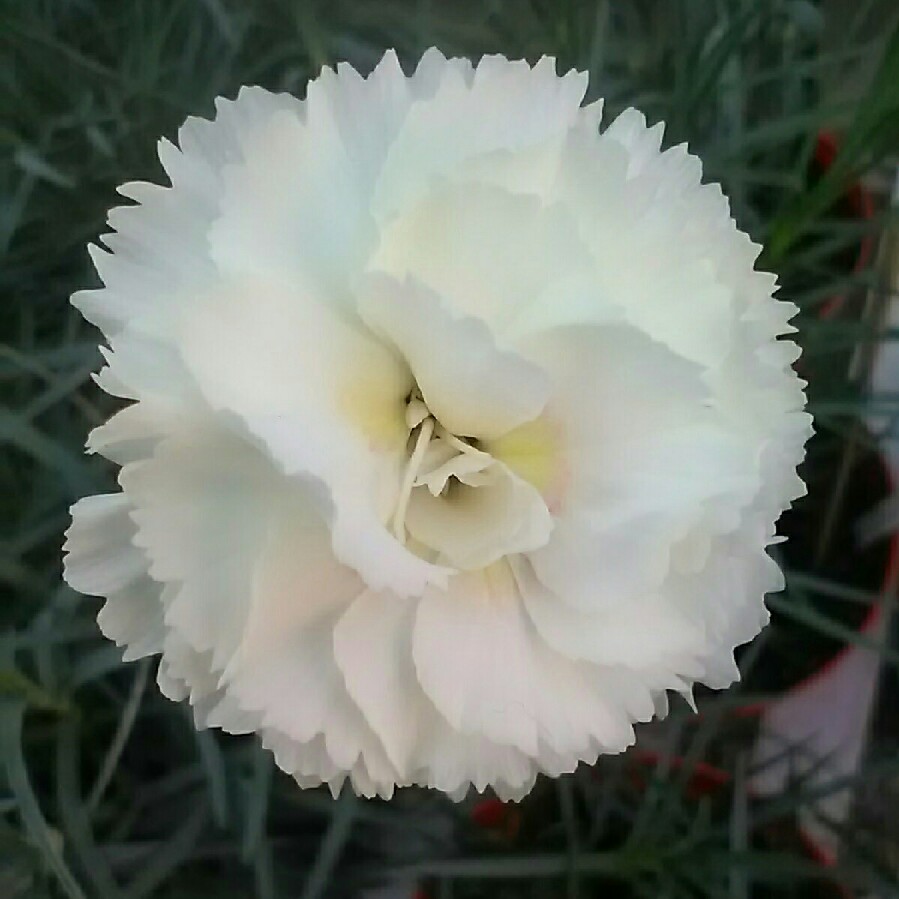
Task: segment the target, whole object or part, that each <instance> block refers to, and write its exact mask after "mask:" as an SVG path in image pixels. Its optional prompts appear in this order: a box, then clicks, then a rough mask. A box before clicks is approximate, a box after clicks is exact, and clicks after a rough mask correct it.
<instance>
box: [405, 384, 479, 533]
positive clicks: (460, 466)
mask: <svg viewBox="0 0 899 899" xmlns="http://www.w3.org/2000/svg"><path fill="white" fill-rule="evenodd" d="M405 416H406V426H407V427H408V428H409V441H408V444H407V445H408V446H409V448H410V452H409V459H408V461H407V462H406V467H405V469H404V470H403V479H402V482H401V484H400V492H399V497H398V500H397V504H396V510H395V511H394V514H393V524H392V527H393V533H394V535H395V536H396V538H397V540H399V541H400V542H401V543H405V542H406V537H407V528H406V516H407V514H408V511H409V501H410V499H411V498H412V491H413V490H414V489H415V488H416V487H426V488H427V489H428V491H429V492H430V493H431V495H432V496H435V497H437V496H446V495H447V494H448V493H449V492H450V490H451V488H452V485H451V482H450V479H451V478H454V479H455V480H456V481H458V482H460V483H464V484H466V485H468V486H469V487H477V486H480V485H481V484H483V483H485V480H484V475H483V474H482V472H483V471H484V469H486V468H487V467H488V466H489V465H491V464H492V463H493V457H492V456H491V455H490V454H489V453H485V452H483V451H482V450H479V449H478V448H477V447H476V446H473V445H472V444H471V443H468V442H467V441H465V440H463V439H461V438H459V437H457V436H456V435H455V434H451V433H450V432H449V431H447V429H446V428H444V427H443V425H441V424H440V422H439V421H437V419H436V418H435V417H434V415H432V413H431V410H430V409H428V407H427V404H426V403H425V401H424V398H423V397H422V395H421V392H420V391H419V390H418V388H415V390H413V391H412V393H411V394H410V396H409V400H408V402H407V404H406V413H405Z"/></svg>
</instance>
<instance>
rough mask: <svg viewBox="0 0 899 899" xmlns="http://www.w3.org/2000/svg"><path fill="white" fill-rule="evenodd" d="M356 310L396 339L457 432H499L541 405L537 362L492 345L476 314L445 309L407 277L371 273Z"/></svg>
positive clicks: (545, 389) (427, 396) (429, 399)
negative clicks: (395, 277) (461, 313)
mask: <svg viewBox="0 0 899 899" xmlns="http://www.w3.org/2000/svg"><path fill="white" fill-rule="evenodd" d="M359 313H360V315H361V316H362V318H363V319H364V320H365V321H366V322H367V323H368V325H369V327H371V328H372V330H374V331H375V333H377V334H378V335H379V336H380V337H381V338H382V340H384V341H385V342H386V343H388V344H389V345H392V346H394V347H396V349H397V351H398V352H399V354H400V356H402V358H403V359H405V360H406V362H407V363H408V365H409V368H410V370H411V373H412V376H413V378H414V379H415V383H416V384H417V385H418V388H419V390H420V391H421V394H422V396H423V398H424V401H425V403H426V404H427V406H428V408H429V409H430V410H431V412H432V413H433V414H434V416H435V417H436V418H437V420H438V421H439V422H440V423H441V424H442V425H443V427H444V428H446V429H447V430H448V431H450V432H451V433H453V434H455V435H457V436H460V437H476V438H478V439H481V440H489V439H490V438H492V437H499V436H501V435H502V434H504V433H506V432H507V431H511V430H512V429H513V428H515V427H517V426H518V425H521V424H524V423H525V422H528V421H532V420H533V419H535V418H536V417H537V416H538V415H539V414H540V412H541V411H542V410H543V407H544V406H545V405H546V401H547V399H548V398H549V388H550V384H549V379H548V378H547V376H546V374H545V372H544V371H543V370H542V369H541V368H539V367H538V366H537V365H535V364H534V363H532V362H528V361H527V360H526V359H523V358H522V357H521V356H519V355H517V354H515V353H512V352H509V351H507V350H501V349H499V348H498V347H497V346H496V342H495V340H494V338H493V335H492V334H491V332H490V329H489V328H488V327H487V325H486V324H485V323H484V322H483V321H482V320H481V319H479V318H471V317H467V316H460V315H459V314H458V313H453V312H451V311H450V310H449V309H447V308H446V306H445V305H444V304H443V303H442V302H441V299H440V297H439V296H438V295H437V294H435V293H434V292H433V291H432V290H429V289H428V288H426V287H424V286H423V285H421V284H419V283H417V282H416V281H414V280H412V279H410V278H407V279H406V280H405V281H404V282H402V283H401V282H399V281H396V280H395V279H393V278H390V277H388V276H386V275H372V276H370V277H369V279H368V280H367V282H366V288H365V292H364V294H363V296H362V299H361V301H360V304H359Z"/></svg>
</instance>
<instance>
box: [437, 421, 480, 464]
mask: <svg viewBox="0 0 899 899" xmlns="http://www.w3.org/2000/svg"><path fill="white" fill-rule="evenodd" d="M437 436H438V437H440V438H442V439H443V440H445V441H446V442H447V443H448V444H449V445H450V446H451V447H453V449H457V450H459V452H460V453H465V454H470V455H474V456H489V455H490V453H485V452H484V451H483V450H479V449H478V448H477V447H476V446H472V445H471V444H470V443H466V442H465V441H464V440H460V439H459V438H458V437H457V436H456V435H455V434H451V433H450V432H449V431H447V429H446V428H445V427H443V425H441V424H438V425H437Z"/></svg>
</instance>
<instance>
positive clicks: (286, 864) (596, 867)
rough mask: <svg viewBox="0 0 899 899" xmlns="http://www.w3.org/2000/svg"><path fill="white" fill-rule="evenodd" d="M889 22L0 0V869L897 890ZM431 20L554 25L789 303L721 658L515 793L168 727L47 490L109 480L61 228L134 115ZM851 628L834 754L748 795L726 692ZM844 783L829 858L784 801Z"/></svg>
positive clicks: (448, 888)
mask: <svg viewBox="0 0 899 899" xmlns="http://www.w3.org/2000/svg"><path fill="white" fill-rule="evenodd" d="M897 21H899V7H897V5H896V3H895V2H894V0H882V2H870V0H856V2H824V0H821V2H814V0H620V2H614V0H484V2H474V0H453V2H449V0H443V2H441V0H420V2H411V0H410V2H398V0H397V2H391V0H374V2H370V0H328V2H317V0H305V2H304V0H258V2H250V0H0V591H2V600H0V762H2V766H0V899H24V897H48V896H68V897H73V899H74V897H101V899H139V897H149V896H160V897H185V899H186V897H206V896H209V897H232V896H233V897H247V896H259V897H262V899H270V897H302V899H315V897H325V896H366V895H369V896H371V897H372V899H374V897H375V896H380V897H382V899H388V897H389V899H412V897H413V896H418V897H421V899H423V897H425V896H427V897H431V899H446V897H479V896H485V897H486V896H490V897H518V896H533V897H540V899H544V897H563V896H565V897H569V899H570V897H577V896H580V897H593V896H602V897H617V896H621V897H631V896H634V897H672V899H680V897H704V896H708V897H718V896H720V897H731V899H750V897H762V896H772V897H774V896H776V897H781V896H783V897H786V896H814V897H818V896H821V897H828V896H857V897H861V896H871V897H875V896H876V897H879V899H887V897H892V896H899V887H897V882H899V881H897V872H899V852H897V834H899V824H897V822H896V818H897V817H899V815H897V813H896V812H895V811H894V809H895V808H899V789H897V787H896V783H897V775H899V752H897V746H899V720H897V719H899V712H897V705H896V703H895V700H896V695H897V694H896V685H895V682H894V673H893V672H894V669H895V665H896V660H897V659H899V651H897V648H896V641H895V640H890V639H889V638H887V639H885V640H881V639H879V638H878V641H874V640H873V639H872V637H871V636H870V635H867V634H864V633H860V632H859V628H860V625H861V623H862V622H863V621H864V620H865V618H866V616H867V615H868V614H869V611H870V609H871V608H872V607H873V606H875V605H877V604H881V603H883V604H884V606H883V607H884V608H885V609H886V610H887V611H889V609H890V600H891V596H892V593H893V588H894V584H892V583H891V582H890V581H889V578H887V576H886V575H887V565H888V561H889V552H890V543H889V541H888V540H887V539H886V538H883V537H882V538H881V540H880V541H879V542H875V543H873V544H871V545H870V546H868V547H864V548H863V547H860V546H859V545H858V543H857V539H856V530H855V524H856V522H857V519H858V517H859V516H860V515H862V514H864V513H865V512H868V511H870V509H871V508H872V507H874V506H876V505H877V504H878V503H880V502H882V501H883V500H885V499H886V498H888V495H889V493H890V489H891V488H890V484H889V478H888V476H887V474H886V472H885V469H884V466H883V463H882V462H881V461H880V457H879V451H878V441H877V437H878V435H877V434H874V433H872V429H871V421H872V419H871V416H872V415H874V414H877V416H878V419H877V421H878V422H879V427H880V429H881V430H882V431H884V432H890V431H891V428H892V423H893V420H894V418H895V415H894V410H895V408H896V404H897V401H899V383H897V384H896V385H895V387H894V389H893V390H892V391H890V390H889V389H887V390H885V391H880V392H878V393H876V394H873V395H872V393H871V391H870V390H869V389H868V381H869V373H870V370H871V367H872V365H873V364H874V363H875V362H876V359H877V358H878V353H879V352H880V350H881V349H882V348H883V347H884V346H886V345H888V344H889V342H890V341H891V340H893V339H894V333H895V327H896V326H889V327H886V328H885V327H884V325H883V322H884V316H885V310H886V309H887V308H888V304H889V300H890V298H891V296H892V291H894V290H895V284H896V283H897V282H896V281H895V280H893V281H892V282H891V278H894V277H895V271H896V269H897V268H899V265H897V264H896V261H895V260H896V252H897V251H896V243H895V234H894V230H895V214H894V213H893V212H892V211H891V209H890V204H889V193H890V191H891V190H892V183H893V179H894V177H895V171H896V166H895V161H896V155H895V154H896V151H897V149H899V39H897V37H896V33H895V28H896V23H897ZM434 44H436V45H437V46H439V47H440V48H441V49H442V50H443V51H444V52H445V53H446V54H447V55H465V56H468V57H470V58H472V59H475V60H476V59H477V58H478V57H479V56H480V55H481V54H483V53H487V52H500V53H504V54H506V55H507V56H510V57H526V58H527V59H529V60H531V61H532V62H533V61H536V59H538V58H539V57H540V56H542V55H543V54H549V55H553V56H555V57H557V59H558V66H559V70H560V71H564V70H567V69H568V68H570V67H577V68H579V69H586V70H587V71H588V72H589V74H590V90H589V99H594V98H596V97H599V96H604V97H605V98H606V110H607V112H606V119H607V120H608V119H610V118H611V117H612V116H614V114H616V113H617V112H618V111H620V110H621V109H623V108H625V107H627V106H630V105H636V106H638V107H639V108H640V109H642V110H643V111H644V112H645V113H646V115H647V117H648V119H649V120H650V121H653V122H654V121H658V120H661V119H663V120H664V121H665V122H666V123H667V132H666V144H667V145H672V144H676V143H680V142H683V141H687V142H688V143H689V145H690V147H691V149H692V150H693V151H694V152H696V153H698V154H699V155H700V156H701V157H702V159H703V161H704V166H705V173H706V179H707V180H715V181H720V182H721V183H722V184H723V186H724V188H725V190H726V192H727V193H728V194H729V196H730V197H731V199H732V207H733V212H734V215H735V217H736V219H737V220H738V222H739V224H740V225H741V227H743V228H744V229H746V230H748V231H749V232H750V233H751V234H752V236H753V237H754V238H755V239H756V240H758V241H759V242H761V243H763V244H764V245H765V252H764V255H763V264H765V265H767V266H768V267H770V268H771V269H772V270H774V271H775V272H776V273H777V274H778V275H779V277H780V280H781V284H782V285H783V287H782V295H783V296H785V297H788V298H789V299H792V300H794V301H795V302H797V303H798V304H799V305H800V307H801V310H802V311H801V313H800V316H799V319H798V323H799V326H800V341H801V343H802V344H803V347H804V349H805V355H804V357H803V362H802V366H803V369H802V374H803V376H804V377H806V378H808V380H809V381H810V388H809V391H810V401H811V406H812V409H813V411H814V412H815V414H816V419H817V429H818V436H817V437H816V438H815V440H814V441H813V444H812V446H811V447H810V457H809V462H808V463H807V466H806V471H805V474H806V477H807V479H808V481H809V483H810V486H811V493H810V496H809V498H808V500H807V501H805V502H804V505H802V507H801V508H798V509H797V510H796V512H795V513H791V514H792V517H790V518H789V519H788V520H786V522H785V527H786V528H787V529H788V530H789V531H790V533H791V534H792V535H793V536H794V538H795V539H794V540H793V541H792V543H791V544H788V546H791V547H793V548H792V549H791V550H790V555H789V556H788V557H787V558H786V559H785V564H786V565H787V568H788V573H789V587H788V590H787V591H786V592H785V593H784V594H781V595H780V596H779V597H776V598H774V599H772V601H771V606H772V609H774V610H775V613H776V620H775V623H774V625H773V626H772V628H771V629H770V633H768V634H767V635H766V637H765V638H764V639H763V640H760V641H759V643H758V645H754V646H753V647H752V648H750V649H749V651H748V652H746V653H744V654H743V656H742V658H741V665H742V666H743V668H744V670H745V672H746V679H745V682H744V685H743V686H742V687H741V688H740V689H736V690H734V691H730V692H729V693H728V694H726V695H724V696H717V697H716V696H707V697H703V701H702V707H703V716H702V717H701V718H700V719H696V718H694V717H693V716H692V714H691V713H690V712H689V710H686V709H680V708H677V709H675V710H674V711H673V713H672V715H671V717H670V718H669V720H668V721H667V722H666V723H665V724H664V725H663V726H662V727H656V728H655V729H652V728H650V729H648V731H647V734H646V735H645V737H641V742H640V744H639V746H638V750H637V751H632V752H630V753H628V754H626V756H625V757H623V758H609V759H601V760H600V763H599V764H598V765H597V766H596V768H595V770H594V769H583V770H579V771H578V772H576V774H575V775H573V776H571V777H566V778H562V779H561V780H559V781H558V782H545V781H543V780H541V782H539V783H538V786H537V788H536V789H535V791H534V793H533V794H532V796H531V797H529V798H528V799H527V800H526V801H525V802H523V803H522V804H521V805H520V806H508V807H507V806H500V805H498V804H495V803H492V802H491V801H490V799H489V797H488V798H487V799H486V800H485V799H484V798H483V797H476V796H475V797H471V798H470V799H469V800H467V801H466V802H465V803H462V804H460V805H453V804H452V803H450V802H448V801H447V800H446V799H445V798H443V797H441V796H437V795H433V794H429V793H427V792H424V791H412V790H410V791H402V792H401V793H400V795H399V796H398V797H397V798H395V799H394V800H393V801H392V802H390V803H383V802H379V801H371V802H367V801H358V800H355V799H354V798H353V797H351V796H348V795H346V794H344V795H343V796H341V798H340V799H339V800H337V801H333V800H332V799H331V798H330V795H329V794H327V793H326V792H321V791H300V790H299V789H297V788H296V786H295V785H294V784H293V782H292V781H291V780H290V779H288V778H287V777H285V776H284V775H282V774H281V773H280V772H278V771H277V770H275V769H274V768H273V765H272V763H271V760H270V758H269V756H268V755H267V754H265V753H263V752H261V751H260V750H259V748H258V747H257V745H256V744H255V742H254V741H253V739H252V738H250V737H245V738H237V737H222V736H221V735H220V734H217V733H216V734H212V733H209V732H202V733H197V732H195V731H194V728H193V726H192V723H191V720H190V716H189V712H188V711H187V710H185V709H184V708H181V707H179V706H176V705H173V704H171V703H169V702H167V701H166V700H164V699H163V698H161V697H160V696H159V695H158V694H157V692H156V691H155V688H154V687H153V684H152V679H153V671H152V665H150V664H149V663H147V662H141V663H139V664H137V665H122V663H121V658H120V653H119V651H118V650H117V649H116V648H115V647H113V646H110V645H108V644H107V643H106V642H105V641H104V640H102V638H101V637H100V635H99V633H98V631H97V629H96V625H95V622H94V619H95V616H96V612H97V609H98V607H99V603H98V602H93V601H90V600H87V599H85V598H84V597H79V596H76V595H75V594H73V593H72V592H71V591H70V590H69V589H68V588H67V587H65V585H63V584H62V582H61V580H60V573H61V569H60V546H61V540H62V532H63V530H64V528H65V527H66V524H67V509H68V506H69V505H70V504H71V503H72V502H73V501H74V500H75V499H77V498H78V497H80V496H82V495H84V494H87V493H93V492H97V491H103V490H105V489H109V488H110V486H111V484H112V483H113V475H114V473H113V471H112V470H111V466H109V465H107V464H104V463H103V461H102V460H100V459H97V458H93V457H86V456H84V455H83V446H84V440H85V437H86V434H87V432H88V430H89V429H90V428H91V427H93V426H94V425H96V424H98V423H100V422H101V421H102V420H104V418H105V417H106V416H107V415H108V414H109V412H110V411H111V410H112V408H113V406H112V404H111V401H110V399H109V398H108V397H106V396H105V395H103V394H101V393H100V391H99V390H98V389H96V388H95V387H94V386H93V385H92V383H91V380H90V375H91V372H93V371H95V370H96V369H97V368H98V365H99V361H100V357H99V354H98V351H97V348H96V345H97V341H98V336H99V335H98V334H97V332H95V331H94V330H93V329H92V328H91V327H90V326H88V325H86V324H85V323H84V322H83V321H82V320H81V318H80V316H79V315H78V314H77V313H76V312H75V311H74V310H73V309H72V308H71V307H70V306H69V305H68V296H69V295H70V294H71V293H72V292H73V291H74V290H76V289H80V288H83V287H89V286H94V285H95V284H96V275H95V274H94V272H93V270H92V268H91V266H90V264H89V260H88V256H87V252H86V249H85V246H86V244H87V243H88V242H89V241H92V240H95V239H96V237H97V236H98V235H99V234H101V233H102V232H103V231H104V222H105V213H106V210H107V209H108V208H109V207H111V206H113V205H116V204H117V202H118V200H117V195H116V194H115V188H116V186H117V185H118V184H120V183H122V182H124V181H132V180H140V179H148V180H159V179H160V178H161V177H162V173H161V169H160V166H159V164H158V161H157V160H156V156H155V148H156V142H157V139H158V138H159V137H160V136H163V135H164V136H167V137H169V138H170V139H172V138H174V137H175V134H176V131H177V127H178V125H179V124H180V123H181V122H182V121H183V120H184V118H185V116H187V115H188V114H198V115H210V114H211V113H212V110H213V105H212V102H213V99H214V98H215V97H216V96H218V95H225V96H229V97H233V96H234V95H235V93H236V91H237V89H238V87H239V86H240V85H242V84H261V85H263V86H265V87H268V88H270V89H273V90H286V91H291V92H294V93H297V94H299V95H302V93H303V91H304V88H305V84H306V82H307V81H308V80H309V78H311V77H314V76H315V75H316V74H317V73H318V71H319V70H320V69H321V67H322V66H323V65H326V64H333V63H335V62H337V61H339V60H348V61H350V62H352V63H353V64H354V65H356V66H357V68H359V69H360V71H362V72H365V73H367V72H368V71H369V70H370V69H371V68H372V67H373V65H374V64H375V62H376V61H377V60H378V59H379V58H380V57H381V55H382V53H383V52H384V50H385V49H386V48H387V47H395V48H396V50H397V52H398V53H399V56H400V59H401V60H402V62H403V63H404V65H405V66H406V68H407V71H409V70H411V68H412V67H413V66H414V64H415V61H416V59H417V58H418V56H420V54H421V52H422V51H423V50H424V49H426V48H427V47H429V46H431V45H434ZM891 284H892V286H891ZM881 530H883V528H882V529H881ZM886 530H889V528H888V527H887V528H886ZM853 645H854V646H864V647H868V648H871V647H872V646H874V647H875V648H876V650H877V652H879V654H880V658H881V662H882V669H883V670H882V678H881V681H882V683H881V691H880V696H881V702H880V703H879V705H877V707H876V708H877V709H878V711H875V713H874V715H873V717H872V719H871V721H869V725H868V727H869V733H867V734H866V751H865V753H864V763H863V765H862V768H861V769H860V770H859V771H858V772H856V773H854V774H852V775H851V777H848V779H844V780H838V781H835V782H833V783H830V784H825V785H824V787H822V786H821V784H820V782H815V783H814V784H811V783H810V781H809V780H808V779H807V778H804V777H803V776H797V777H796V778H793V779H791V780H790V783H789V785H788V788H787V789H786V791H785V792H783V793H782V794H780V795H778V796H776V797H774V798H769V799H767V800H764V801H762V800H757V799H753V798H752V797H751V796H750V795H749V794H750V791H749V789H748V788H747V783H748V781H749V779H750V778H751V776H752V773H753V772H752V770H751V765H752V761H751V757H750V747H751V746H752V744H753V741H754V739H755V737H756V731H757V729H758V727H759V725H758V721H757V716H755V715H751V714H746V713H745V712H746V708H747V706H749V705H750V704H751V703H753V702H754V701H755V700H756V699H758V698H759V697H758V696H756V695H755V694H756V693H764V694H766V695H767V694H770V693H772V692H775V693H776V692H782V691H786V690H788V689H789V688H790V686H791V685H793V684H794V683H795V682H796V681H797V680H799V679H801V678H802V677H803V676H805V675H807V674H808V673H810V671H812V670H814V668H815V667H818V666H820V665H822V664H824V662H826V660H827V659H828V658H830V657H832V656H833V655H834V653H835V652H836V651H838V650H839V649H840V648H841V647H844V646H853ZM790 660H792V661H794V662H795V661H797V660H799V661H800V662H801V664H799V665H797V666H795V667H796V669H797V670H795V671H793V670H792V669H790V668H789V665H788V662H789V661H790ZM734 709H737V710H739V709H743V711H744V714H733V710H734ZM646 747H651V751H650V750H649V749H647V748H646ZM793 751H796V747H789V746H788V747H784V753H790V752H793ZM845 786H849V787H851V788H852V790H853V795H854V796H855V797H856V799H855V801H854V802H853V803H852V811H851V814H850V815H849V817H848V818H847V819H846V820H844V821H842V822H833V821H830V822H828V821H827V820H824V821H823V826H825V827H828V826H829V827H831V829H832V830H833V831H834V832H837V831H838V836H839V838H840V841H841V845H842V851H841V854H840V860H839V864H838V865H837V866H835V867H827V868H825V867H824V866H822V864H821V860H820V858H816V856H815V853H814V852H810V850H809V846H808V845H807V842H808V841H807V840H806V839H805V838H804V837H803V833H802V831H801V829H800V827H799V826H798V824H797V822H798V821H799V820H800V819H801V818H802V814H803V812H805V811H808V810H809V809H811V810H812V812H813V813H814V802H815V800H816V799H820V797H821V794H822V790H823V791H824V792H825V793H826V792H827V791H828V790H830V791H833V790H837V789H839V788H841V787H845ZM819 823H822V822H819Z"/></svg>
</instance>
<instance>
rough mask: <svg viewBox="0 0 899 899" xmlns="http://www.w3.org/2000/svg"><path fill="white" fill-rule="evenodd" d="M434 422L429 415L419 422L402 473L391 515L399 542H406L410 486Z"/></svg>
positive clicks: (412, 483)
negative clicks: (419, 428)
mask: <svg viewBox="0 0 899 899" xmlns="http://www.w3.org/2000/svg"><path fill="white" fill-rule="evenodd" d="M410 405H411V404H410ZM434 424H435V422H434V419H433V418H430V417H428V418H426V419H425V420H424V421H423V422H422V423H421V430H420V431H419V432H418V438H417V439H416V441H415V449H413V450H412V455H411V456H410V457H409V462H408V463H407V465H406V471H405V474H404V475H403V483H402V485H401V487H400V498H399V502H398V503H397V506H396V512H395V513H394V516H393V533H394V535H395V536H396V539H397V540H399V541H400V543H405V542H406V512H407V511H408V509H409V498H410V497H411V495H412V487H413V486H414V484H415V479H416V478H417V477H418V470H419V468H421V463H422V460H423V459H424V456H425V451H426V450H427V448H428V444H429V443H430V442H431V437H432V436H433V435H434Z"/></svg>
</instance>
